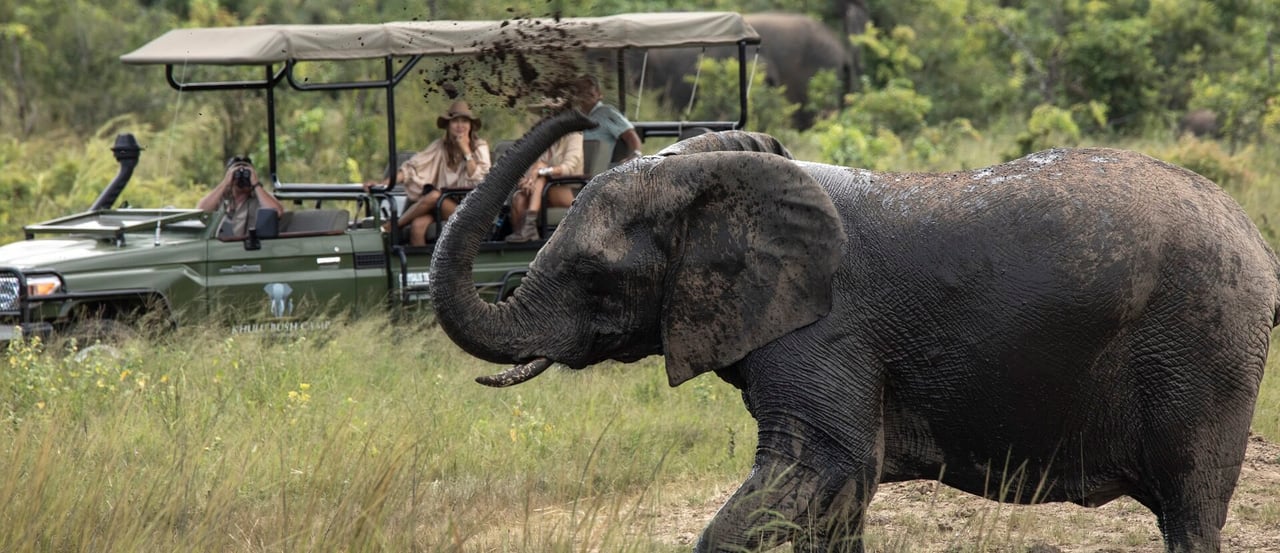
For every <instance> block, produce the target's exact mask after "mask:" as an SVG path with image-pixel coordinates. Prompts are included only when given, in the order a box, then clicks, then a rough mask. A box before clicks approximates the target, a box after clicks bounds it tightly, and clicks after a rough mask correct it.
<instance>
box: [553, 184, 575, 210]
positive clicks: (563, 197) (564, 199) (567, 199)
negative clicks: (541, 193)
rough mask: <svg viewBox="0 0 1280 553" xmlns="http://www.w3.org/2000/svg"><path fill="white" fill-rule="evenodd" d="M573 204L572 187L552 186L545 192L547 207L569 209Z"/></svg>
mask: <svg viewBox="0 0 1280 553" xmlns="http://www.w3.org/2000/svg"><path fill="white" fill-rule="evenodd" d="M571 204H573V187H572V186H552V187H551V189H550V190H548V191H547V207H569V206H570V205H571Z"/></svg>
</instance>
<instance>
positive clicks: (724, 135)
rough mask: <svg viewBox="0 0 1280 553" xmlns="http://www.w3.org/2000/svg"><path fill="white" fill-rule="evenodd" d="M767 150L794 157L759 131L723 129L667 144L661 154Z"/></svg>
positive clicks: (780, 144)
mask: <svg viewBox="0 0 1280 553" xmlns="http://www.w3.org/2000/svg"><path fill="white" fill-rule="evenodd" d="M727 151H733V152H765V153H770V154H777V155H780V156H782V157H785V158H787V159H794V158H793V157H792V156H791V152H789V151H787V149H786V148H785V147H783V145H782V143H781V142H778V139H776V138H774V137H772V136H770V135H767V134H764V133H758V132H747V131H721V132H709V133H705V134H700V135H698V136H695V137H692V138H686V139H684V140H681V141H679V142H676V143H675V144H672V145H670V146H667V147H666V148H663V149H662V150H661V151H659V152H658V154H657V155H659V156H677V155H685V154H697V153H704V152H727Z"/></svg>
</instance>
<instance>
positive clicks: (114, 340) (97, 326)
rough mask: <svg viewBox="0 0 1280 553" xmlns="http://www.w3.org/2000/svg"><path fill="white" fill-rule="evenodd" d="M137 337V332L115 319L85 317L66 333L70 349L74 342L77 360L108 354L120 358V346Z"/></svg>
mask: <svg viewBox="0 0 1280 553" xmlns="http://www.w3.org/2000/svg"><path fill="white" fill-rule="evenodd" d="M135 337H137V332H136V331H135V330H134V329H133V328H132V327H130V326H129V325H126V324H124V323H122V322H120V321H117V320H115V319H84V320H81V321H77V322H76V323H75V324H73V325H71V327H70V328H69V329H68V330H67V332H66V333H65V334H64V338H65V346H66V347H67V348H68V349H69V350H70V349H71V347H72V344H73V343H74V346H75V347H74V351H75V359H76V361H85V360H86V359H90V358H93V357H99V356H106V357H110V358H113V359H118V358H119V357H120V356H121V352H120V347H121V346H122V345H124V343H125V342H128V341H129V340H132V339H134V338H135Z"/></svg>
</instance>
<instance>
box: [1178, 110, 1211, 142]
mask: <svg viewBox="0 0 1280 553" xmlns="http://www.w3.org/2000/svg"><path fill="white" fill-rule="evenodd" d="M1187 133H1191V134H1192V135H1193V136H1196V137H1198V138H1219V137H1221V134H1222V125H1220V124H1219V123H1218V114H1217V113H1216V112H1214V111H1213V110H1211V109H1204V108H1201V109H1195V110H1191V111H1188V112H1187V113H1186V114H1184V115H1183V116H1182V119H1180V120H1179V121H1178V136H1182V135H1184V134H1187Z"/></svg>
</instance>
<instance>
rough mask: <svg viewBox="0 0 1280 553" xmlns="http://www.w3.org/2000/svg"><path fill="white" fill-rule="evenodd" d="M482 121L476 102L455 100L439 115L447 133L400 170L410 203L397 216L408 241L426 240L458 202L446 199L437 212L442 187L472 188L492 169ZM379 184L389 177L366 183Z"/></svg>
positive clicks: (438, 124)
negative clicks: (474, 109) (475, 109)
mask: <svg viewBox="0 0 1280 553" xmlns="http://www.w3.org/2000/svg"><path fill="white" fill-rule="evenodd" d="M480 126H481V122H480V118H479V117H476V115H475V114H474V113H472V111H471V106H469V105H467V103H466V102H464V101H462V100H458V101H456V102H454V103H453V104H452V105H450V106H449V109H448V110H447V111H445V112H444V114H442V115H441V116H440V117H437V118H436V127H438V128H441V129H445V135H444V138H439V139H436V140H435V141H434V142H432V143H431V144H430V145H428V146H427V148H426V149H425V150H422V151H421V152H418V153H417V154H415V155H414V156H413V157H411V158H409V160H408V161H405V162H404V164H402V165H401V166H400V168H399V170H397V172H396V182H398V183H403V184H404V190H405V196H406V198H407V199H408V200H409V202H411V203H410V205H409V206H408V207H407V208H405V210H404V213H403V214H402V215H400V218H399V219H398V220H397V222H398V224H399V226H400V227H402V228H403V227H408V229H409V245H411V246H425V245H427V231H428V230H429V229H430V228H431V224H432V223H434V222H435V221H436V218H437V217H439V218H440V220H441V221H443V220H445V219H448V218H449V216H450V215H452V214H453V210H454V209H455V208H457V207H458V204H457V202H456V201H454V200H453V199H452V198H446V199H445V201H444V204H443V206H441V213H439V214H437V213H436V203H437V202H438V201H439V199H440V191H441V190H470V189H472V188H475V187H476V185H478V184H480V181H481V180H483V179H484V176H485V175H486V174H488V173H489V168H490V167H491V166H492V160H491V159H490V158H489V143H488V142H485V140H484V139H483V138H480V136H479V134H478V133H479V131H480ZM374 184H383V185H385V184H387V181H385V180H384V181H383V182H380V183H378V182H369V183H365V188H368V187H369V186H372V185H374Z"/></svg>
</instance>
